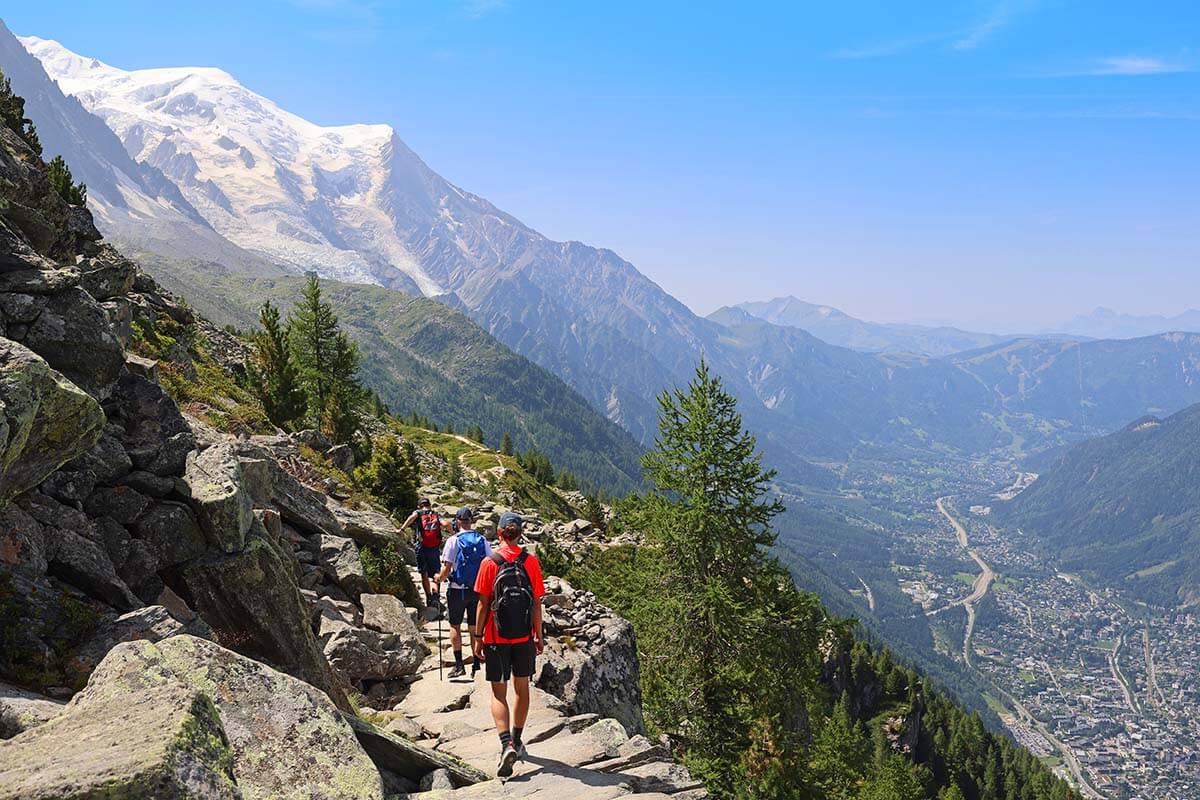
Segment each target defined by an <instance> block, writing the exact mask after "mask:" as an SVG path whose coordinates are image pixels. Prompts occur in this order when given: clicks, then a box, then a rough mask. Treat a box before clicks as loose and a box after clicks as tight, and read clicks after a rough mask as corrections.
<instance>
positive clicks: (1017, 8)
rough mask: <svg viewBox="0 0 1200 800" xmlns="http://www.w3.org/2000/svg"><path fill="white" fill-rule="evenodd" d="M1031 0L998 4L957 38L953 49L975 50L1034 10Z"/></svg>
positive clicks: (1008, 1) (1010, 0)
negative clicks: (1022, 15)
mask: <svg viewBox="0 0 1200 800" xmlns="http://www.w3.org/2000/svg"><path fill="white" fill-rule="evenodd" d="M1032 6H1033V3H1032V2H1029V0H1006V2H1001V3H998V4H997V5H996V6H994V7H993V8H992V10H991V12H990V13H989V14H988V15H987V16H986V17H984V18H983V19H982V20H981V21H979V22H978V23H977V24H975V25H973V26H971V27H970V28H968V29H967V30H966V31H965V32H963V33H961V34H960V35H959V36H958V37H956V38H955V40H954V42H953V44H951V47H953V48H954V49H955V50H974V49H975V48H976V47H979V45H981V44H983V43H984V42H986V41H987V40H988V39H990V38H992V36H994V35H996V33H998V32H999V31H1001V30H1003V29H1004V28H1006V27H1008V26H1009V25H1010V24H1011V23H1012V21H1013V20H1014V19H1016V18H1017V17H1018V16H1020V15H1021V14H1022V13H1024V12H1026V11H1028V10H1029V9H1030V8H1032Z"/></svg>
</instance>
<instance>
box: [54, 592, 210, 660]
mask: <svg viewBox="0 0 1200 800" xmlns="http://www.w3.org/2000/svg"><path fill="white" fill-rule="evenodd" d="M207 628H208V626H207V625H205V624H204V623H203V622H199V621H196V620H194V621H193V623H192V624H191V625H187V624H184V623H183V622H181V621H179V620H177V619H175V618H174V617H172V616H171V614H170V612H168V611H167V609H165V608H163V607H162V606H145V607H143V608H139V609H136V610H134V611H130V612H129V613H127V614H122V615H121V616H119V617H117V618H115V619H108V620H106V621H105V622H103V623H102V624H101V625H100V626H99V627H98V628H97V630H96V631H95V633H93V634H92V635H91V636H90V637H88V639H87V641H85V642H84V643H83V644H81V645H80V646H79V648H78V649H77V650H76V651H75V654H74V658H73V659H72V662H73V666H74V667H75V668H76V669H77V670H78V671H79V673H80V674H83V675H88V674H91V672H92V671H93V670H94V669H95V668H96V665H97V664H99V663H100V662H101V661H102V660H103V659H104V657H105V656H106V655H108V653H109V651H110V650H112V649H113V648H114V647H116V646H117V645H119V644H121V643H122V642H133V641H140V640H144V641H147V642H158V641H162V640H163V639H169V638H170V637H172V636H179V635H181V634H185V633H186V634H191V635H193V636H200V635H202V634H204V632H205V631H206V630H207Z"/></svg>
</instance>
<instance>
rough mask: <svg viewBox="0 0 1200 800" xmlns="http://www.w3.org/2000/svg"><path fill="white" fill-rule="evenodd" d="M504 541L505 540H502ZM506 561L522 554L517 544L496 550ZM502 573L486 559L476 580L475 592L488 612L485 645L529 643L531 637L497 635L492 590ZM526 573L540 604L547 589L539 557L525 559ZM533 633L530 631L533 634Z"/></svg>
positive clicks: (502, 545) (484, 631) (494, 563)
mask: <svg viewBox="0 0 1200 800" xmlns="http://www.w3.org/2000/svg"><path fill="white" fill-rule="evenodd" d="M502 541H503V540H502ZM496 552H497V553H499V554H500V555H501V556H502V557H503V558H504V560H505V561H516V559H517V556H519V555H520V554H521V548H520V547H518V546H517V545H515V544H509V543H508V542H504V543H503V544H501V545H500V547H499V548H498V549H497V550H496ZM499 571H500V566H499V565H498V564H497V563H496V562H495V561H493V560H492V559H490V558H485V559H484V560H483V563H482V564H480V565H479V575H478V576H476V578H475V592H476V593H477V594H478V595H479V599H480V600H482V601H483V606H484V608H485V609H486V610H487V615H488V618H487V627H485V628H484V629H483V643H484V644H520V643H521V642H528V641H529V636H522V637H521V638H519V639H505V638H503V637H501V636H498V635H496V620H495V619H494V618H493V617H492V611H491V609H492V588H493V586H494V585H495V583H496V573H497V572H499ZM525 572H526V573H528V574H529V583H530V584H531V585H532V586H533V601H534V602H535V603H540V602H541V599H542V595H544V594H545V593H546V587H545V585H544V584H543V583H542V565H541V564H539V563H538V560H537V556H535V555H533V554H532V553H530V554H529V557H528V558H526V559H525ZM532 633H533V631H530V634H532Z"/></svg>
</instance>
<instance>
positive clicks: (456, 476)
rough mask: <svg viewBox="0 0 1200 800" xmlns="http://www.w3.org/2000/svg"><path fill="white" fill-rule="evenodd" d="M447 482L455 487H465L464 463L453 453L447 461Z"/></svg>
mask: <svg viewBox="0 0 1200 800" xmlns="http://www.w3.org/2000/svg"><path fill="white" fill-rule="evenodd" d="M446 483H448V484H450V485H451V486H453V487H454V488H455V489H461V488H463V471H462V464H460V463H459V461H458V457H457V456H455V455H451V456H450V457H449V458H448V459H447V461H446Z"/></svg>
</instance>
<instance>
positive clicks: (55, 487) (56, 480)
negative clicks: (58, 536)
mask: <svg viewBox="0 0 1200 800" xmlns="http://www.w3.org/2000/svg"><path fill="white" fill-rule="evenodd" d="M72 463H75V462H72ZM71 467H72V465H71V464H68V465H67V466H66V467H63V468H62V469H60V470H59V471H58V472H55V473H54V474H53V475H51V476H50V477H49V478H47V479H46V480H44V481H42V485H41V486H40V487H39V489H40V490H41V492H42V494H45V495H49V496H50V497H53V498H54V499H55V500H60V501H62V502H64V503H70V504H72V505H76V506H78V505H80V504H82V503H83V501H84V500H86V499H87V497H88V495H90V494H91V493H92V490H93V489H95V488H96V473H94V472H92V471H91V470H90V469H87V468H86V467H83V468H71Z"/></svg>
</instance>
